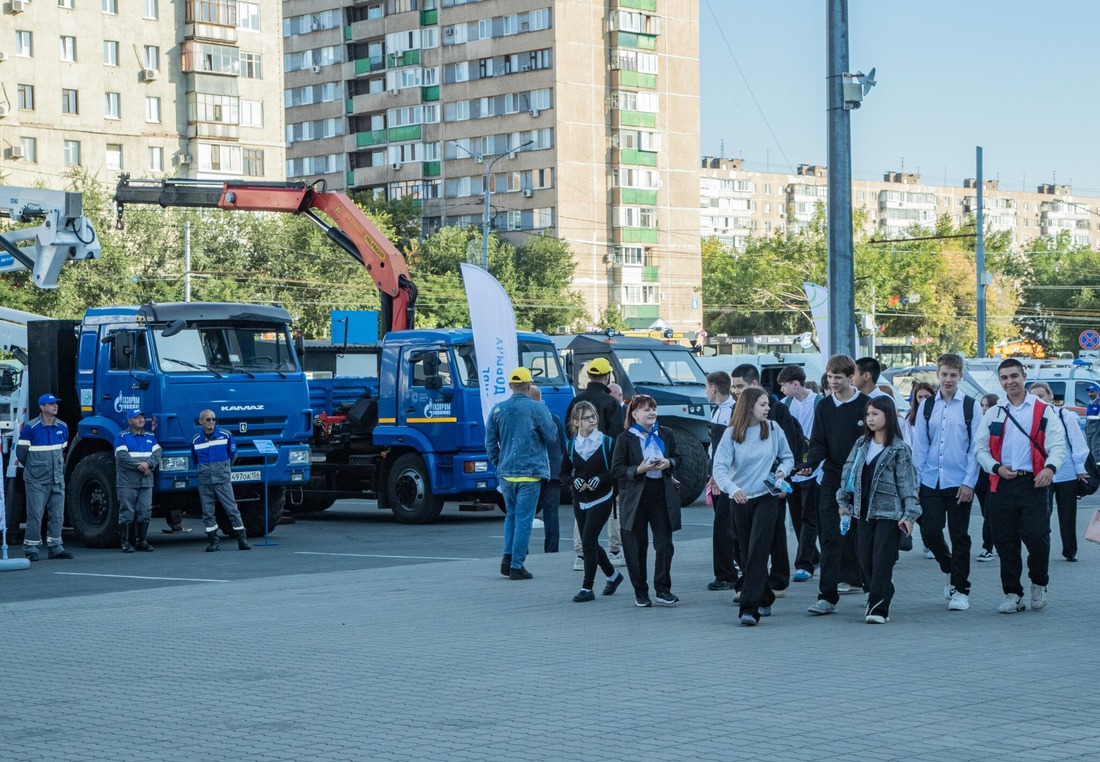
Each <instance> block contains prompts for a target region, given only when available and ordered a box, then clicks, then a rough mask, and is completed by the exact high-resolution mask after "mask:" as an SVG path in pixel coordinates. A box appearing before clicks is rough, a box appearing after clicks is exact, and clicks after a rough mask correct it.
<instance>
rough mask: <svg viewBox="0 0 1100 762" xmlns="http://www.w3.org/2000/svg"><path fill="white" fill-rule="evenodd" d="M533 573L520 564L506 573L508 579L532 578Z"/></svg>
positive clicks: (533, 576)
mask: <svg viewBox="0 0 1100 762" xmlns="http://www.w3.org/2000/svg"><path fill="white" fill-rule="evenodd" d="M534 578H535V575H534V574H532V573H531V572H529V571H527V570H526V569H524V568H523V567H522V566H521V567H519V568H518V569H512V570H511V572H510V573H509V574H508V579H534Z"/></svg>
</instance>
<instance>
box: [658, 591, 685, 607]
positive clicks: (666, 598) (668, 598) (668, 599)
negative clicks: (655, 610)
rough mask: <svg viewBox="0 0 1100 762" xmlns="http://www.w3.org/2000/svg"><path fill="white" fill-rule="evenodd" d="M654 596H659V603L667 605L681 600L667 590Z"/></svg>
mask: <svg viewBox="0 0 1100 762" xmlns="http://www.w3.org/2000/svg"><path fill="white" fill-rule="evenodd" d="M654 597H656V598H657V603H663V604H664V605H665V606H671V605H672V604H674V603H677V602H679V600H680V599H679V598H677V597H676V596H675V595H673V594H672V593H670V592H668V591H667V590H662V591H661V592H659V593H657V595H656V596H654Z"/></svg>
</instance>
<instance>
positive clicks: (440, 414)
mask: <svg viewBox="0 0 1100 762" xmlns="http://www.w3.org/2000/svg"><path fill="white" fill-rule="evenodd" d="M450 358H451V355H450V352H449V351H448V350H447V347H446V346H442V345H440V346H432V347H405V348H404V349H402V354H401V372H400V381H399V388H400V396H401V404H400V405H399V406H398V410H397V423H398V425H405V426H409V427H411V428H413V429H416V430H418V431H420V432H422V433H423V435H424V436H425V437H426V438H428V439H429V440H432V441H433V442H434V441H436V440H437V439H438V438H439V437H440V436H441V435H442V436H446V435H447V432H446V431H443V432H441V431H440V430H439V429H440V426H441V425H446V424H453V423H456V422H457V418H456V417H455V414H454V411H453V410H452V409H451V404H452V402H453V400H454V373H453V372H452V368H451V359H450ZM433 449H436V450H439V449H444V450H447V449H452V450H453V449H454V447H453V446H451V447H447V446H443V447H442V448H441V447H439V446H436V447H434V448H433Z"/></svg>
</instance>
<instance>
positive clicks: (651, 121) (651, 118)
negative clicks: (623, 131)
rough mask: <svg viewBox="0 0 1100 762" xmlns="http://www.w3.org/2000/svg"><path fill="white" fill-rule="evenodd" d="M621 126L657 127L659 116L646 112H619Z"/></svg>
mask: <svg viewBox="0 0 1100 762" xmlns="http://www.w3.org/2000/svg"><path fill="white" fill-rule="evenodd" d="M619 124H621V125H623V126H624V127H650V128H653V127H656V126H657V115H656V114H650V113H647V112H645V111H619Z"/></svg>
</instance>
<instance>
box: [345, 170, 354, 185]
mask: <svg viewBox="0 0 1100 762" xmlns="http://www.w3.org/2000/svg"><path fill="white" fill-rule="evenodd" d="M347 175H348V177H347V186H348V187H349V188H352V187H354V186H355V170H354V169H349V170H348V172H347Z"/></svg>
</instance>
